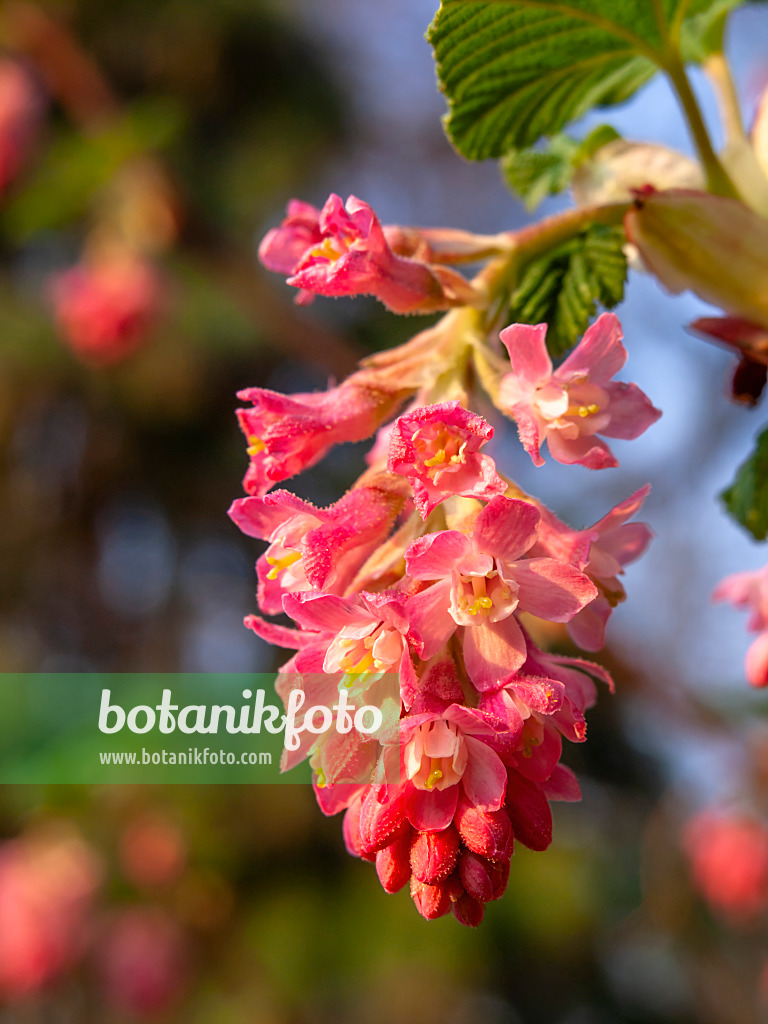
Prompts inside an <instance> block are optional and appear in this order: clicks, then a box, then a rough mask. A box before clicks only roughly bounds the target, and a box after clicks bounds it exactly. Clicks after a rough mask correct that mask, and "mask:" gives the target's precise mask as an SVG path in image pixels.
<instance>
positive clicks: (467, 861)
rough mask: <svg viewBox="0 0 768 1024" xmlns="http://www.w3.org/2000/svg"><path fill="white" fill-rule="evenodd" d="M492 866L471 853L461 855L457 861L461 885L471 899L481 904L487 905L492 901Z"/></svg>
mask: <svg viewBox="0 0 768 1024" xmlns="http://www.w3.org/2000/svg"><path fill="white" fill-rule="evenodd" d="M492 866H493V865H492V864H491V862H490V861H487V860H484V859H483V858H482V857H478V856H477V854H476V853H472V852H471V851H467V853H465V854H463V855H462V858H461V860H460V861H459V874H460V876H461V882H462V885H463V886H464V888H465V890H466V891H467V893H468V894H469V895H470V896H471V897H472V899H474V900H479V901H480V902H481V903H487V902H488V901H489V900H492V899H493V882H492V881H491V868H492Z"/></svg>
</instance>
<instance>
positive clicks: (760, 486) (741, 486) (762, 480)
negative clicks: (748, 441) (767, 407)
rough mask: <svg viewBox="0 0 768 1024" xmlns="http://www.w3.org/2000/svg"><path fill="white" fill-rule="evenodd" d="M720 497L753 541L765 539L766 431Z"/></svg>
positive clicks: (767, 533)
mask: <svg viewBox="0 0 768 1024" xmlns="http://www.w3.org/2000/svg"><path fill="white" fill-rule="evenodd" d="M721 498H722V499H723V501H724V502H725V506H726V508H727V509H728V512H729V513H730V514H731V515H732V516H733V518H734V519H735V520H736V522H737V523H741V525H742V526H743V527H744V528H745V529H746V530H749V532H750V533H751V534H752V536H753V537H755V539H756V540H765V538H766V537H768V429H766V430H764V431H763V432H762V434H760V436H759V437H758V439H757V444H756V446H755V449H754V451H753V452H752V454H751V455H750V456H749V458H748V459H747V461H746V462H745V463H744V464H743V465H742V466H740V467H739V470H738V472H737V474H736V479H735V480H734V481H733V483H732V484H731V486H730V487H729V488H728V489H727V490H725V491H723V493H722V494H721Z"/></svg>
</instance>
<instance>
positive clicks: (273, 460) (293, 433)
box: [237, 372, 407, 494]
mask: <svg viewBox="0 0 768 1024" xmlns="http://www.w3.org/2000/svg"><path fill="white" fill-rule="evenodd" d="M405 395H407V392H405V394H403V393H402V392H397V391H388V390H382V389H381V388H379V387H377V386H376V384H375V381H374V380H372V378H371V375H370V374H366V373H365V372H362V373H358V374H353V375H352V377H349V378H348V379H347V380H346V381H344V383H343V384H340V385H339V386H338V387H335V388H330V389H329V390H328V391H320V392H317V393H315V392H312V393H310V394H299V395H291V396H290V397H289V396H287V395H281V394H279V393H278V392H277V391H268V390H267V389H266V388H246V389H245V390H244V391H238V393H237V396H238V398H241V399H243V400H244V401H247V402H252V403H253V408H252V409H238V410H237V417H238V420H239V421H240V427H241V429H242V431H243V433H244V434H245V436H246V439H247V441H248V449H247V452H248V455H249V456H250V459H251V462H250V466H249V468H248V471H247V473H246V475H245V479H244V480H243V487H244V488H245V490H246V491H247V492H248V493H249V494H266V492H267V491H269V490H270V489H271V488H272V487H274V485H275V484H276V483H279V482H280V481H281V480H287V479H288V477H291V476H295V475H296V474H297V473H301V472H302V471H303V470H305V469H307V468H308V467H309V466H313V465H314V464H315V463H316V462H319V461H320V459H322V458H323V457H324V456H325V455H327V453H328V452H329V451H330V449H331V448H333V446H334V445H337V444H340V443H341V442H343V441H362V440H364V439H365V438H366V437H368V436H369V435H370V434H372V433H373V432H374V430H376V428H377V427H378V426H379V424H380V423H381V422H382V421H383V420H385V419H386V418H387V417H388V416H389V415H390V414H391V413H392V412H394V410H395V409H396V408H397V406H398V405H399V404H400V403H401V402H402V400H403V398H404V397H405Z"/></svg>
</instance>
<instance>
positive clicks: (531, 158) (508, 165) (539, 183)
mask: <svg viewBox="0 0 768 1024" xmlns="http://www.w3.org/2000/svg"><path fill="white" fill-rule="evenodd" d="M578 149H579V144H578V142H574V140H573V139H569V138H568V136H567V135H556V136H555V137H554V138H553V139H551V140H550V142H549V145H548V146H547V148H546V149H544V150H537V149H513V150H512V151H511V152H509V153H507V155H506V156H505V157H504V159H503V160H502V161H501V173H502V176H503V178H504V181H505V182H506V184H507V185H508V186H509V188H510V189H511V190H512V192H514V194H515V195H516V196H517V197H518V199H521V200H522V201H523V203H525V206H526V208H527V209H529V210H533V209H535V208H536V207H537V206H538V205H539V203H540V202H541V201H542V199H546V197H547V196H552V195H556V194H557V193H558V192H563V191H564V190H565V189H566V188H568V186H569V185H570V183H571V179H572V177H573V172H574V169H575V168H574V161H573V158H574V156H575V154H576V153H577V152H578Z"/></svg>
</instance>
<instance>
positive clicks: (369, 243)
mask: <svg viewBox="0 0 768 1024" xmlns="http://www.w3.org/2000/svg"><path fill="white" fill-rule="evenodd" d="M311 211H312V208H311V207H307V206H306V205H305V204H301V209H300V210H297V208H294V212H293V214H292V213H291V208H289V217H288V219H287V221H284V222H283V225H282V226H281V228H280V229H278V231H277V232H270V233H269V234H268V235H267V236H266V238H265V239H264V242H263V243H262V248H263V249H264V250H265V252H266V257H267V260H270V262H271V265H272V267H273V268H274V269H279V270H281V271H282V272H284V273H290V274H291V275H292V276H291V277H289V278H288V284H290V285H293V286H294V287H295V288H301V289H303V290H304V291H307V292H311V293H313V294H315V295H328V296H340V295H375V296H376V298H377V299H379V300H380V301H381V302H383V303H384V305H385V306H387V307H388V308H389V309H391V310H392V311H393V312H395V313H415V312H419V311H425V312H426V311H429V310H431V309H436V308H440V307H441V306H442V305H444V303H443V286H442V285H441V283H440V281H439V280H438V278H437V276H436V275H435V274H433V273H432V272H431V271H430V269H429V268H428V267H427V266H426V264H424V263H422V262H419V261H418V260H412V259H408V258H406V257H403V256H397V255H395V253H394V252H393V251H392V249H391V248H390V247H389V244H388V243H387V239H386V237H385V234H384V231H383V229H382V226H381V224H380V222H379V219H378V217H377V216H376V214H375V213H374V212H373V210H372V209H371V208H370V206H368V204H367V203H364V202H362V200H360V199H357V198H355V196H350V197H349V199H348V200H347V203H346V206H345V205H344V203H342V201H341V199H340V198H339V196H337V195H331V196H330V197H329V198H328V201H327V202H326V204H325V206H324V207H323V209H322V210H321V211H320V215H319V219H318V224H317V227H315V226H314V224H313V223H312V212H311ZM318 235H319V237H318ZM305 240H309V241H308V246H307V247H306V248H305V249H304V252H303V253H302V254H301V255H300V256H299V258H298V259H297V261H296V263H295V265H294V266H293V267H292V268H291V269H290V270H285V269H284V268H286V267H288V264H289V263H290V261H291V260H292V259H293V257H294V256H295V255H296V254H297V253H298V251H299V247H300V245H301V244H302V243H303V242H304V241H305ZM260 251H261V250H260ZM265 263H266V260H265ZM267 265H270V264H267Z"/></svg>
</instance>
